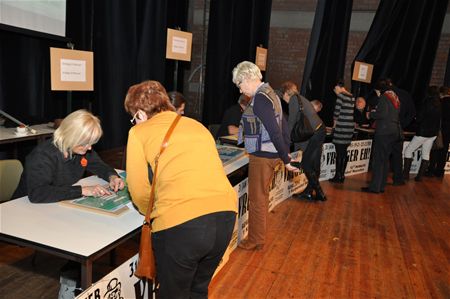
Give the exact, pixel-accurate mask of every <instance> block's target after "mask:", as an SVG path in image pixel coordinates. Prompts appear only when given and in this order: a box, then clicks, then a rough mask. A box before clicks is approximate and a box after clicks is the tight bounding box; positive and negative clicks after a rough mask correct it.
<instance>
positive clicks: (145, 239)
mask: <svg viewBox="0 0 450 299" xmlns="http://www.w3.org/2000/svg"><path fill="white" fill-rule="evenodd" d="M180 118H181V115H177V117H176V118H175V120H174V121H173V123H172V125H171V126H170V128H169V130H168V131H167V133H166V136H164V139H163V142H162V144H161V148H160V149H159V153H158V154H157V155H156V157H155V171H154V172H153V178H152V180H151V181H152V189H151V192H150V200H149V203H148V207H147V212H146V213H145V219H144V224H143V225H142V230H141V242H140V244H139V260H138V264H137V267H136V271H134V275H135V276H136V277H139V278H141V279H144V278H145V279H149V280H155V277H156V264H155V256H154V255H153V248H152V223H151V219H150V214H151V212H152V210H153V204H154V199H155V183H156V172H157V171H158V161H159V157H160V156H161V154H162V153H163V152H164V150H165V149H166V147H167V145H168V141H169V138H170V135H172V132H173V130H174V129H175V126H176V125H177V123H178V121H179V120H180ZM149 168H150V167H149ZM149 170H150V169H149ZM149 172H150V171H149Z"/></svg>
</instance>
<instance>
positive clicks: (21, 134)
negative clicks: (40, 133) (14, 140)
mask: <svg viewBox="0 0 450 299" xmlns="http://www.w3.org/2000/svg"><path fill="white" fill-rule="evenodd" d="M14 135H16V136H17V137H23V136H27V135H28V133H27V132H23V133H19V132H17V131H14Z"/></svg>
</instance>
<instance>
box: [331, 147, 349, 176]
mask: <svg viewBox="0 0 450 299" xmlns="http://www.w3.org/2000/svg"><path fill="white" fill-rule="evenodd" d="M349 145H350V143H349V144H338V143H334V148H335V150H336V172H335V175H336V177H337V178H342V179H343V178H344V176H345V168H346V167H347V149H348V147H349Z"/></svg>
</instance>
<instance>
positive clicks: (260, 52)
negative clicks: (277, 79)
mask: <svg viewBox="0 0 450 299" xmlns="http://www.w3.org/2000/svg"><path fill="white" fill-rule="evenodd" d="M255 60H256V61H255V64H256V65H257V66H258V67H259V69H260V70H261V71H265V70H266V62H267V49H266V48H261V47H256V58H255Z"/></svg>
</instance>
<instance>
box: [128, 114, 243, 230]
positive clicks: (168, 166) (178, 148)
mask: <svg viewBox="0 0 450 299" xmlns="http://www.w3.org/2000/svg"><path fill="white" fill-rule="evenodd" d="M175 117H176V113H175V112H172V111H166V112H161V113H158V114H157V115H155V116H153V117H152V118H151V119H149V120H147V121H145V122H144V123H141V124H138V125H136V126H134V127H133V128H131V129H130V131H129V134H128V144H127V166H126V171H127V183H128V189H129V191H130V194H131V198H132V200H133V202H134V204H135V205H136V206H137V207H138V208H139V211H140V212H141V213H142V214H145V213H146V211H147V206H148V202H149V198H150V189H151V183H150V182H149V179H148V168H147V165H148V164H150V165H151V167H152V169H155V164H154V159H155V156H156V154H157V153H158V152H159V150H160V147H161V143H162V140H163V138H164V136H165V134H166V132H167V130H168V129H169V127H170V125H171V124H172V121H173V120H174V119H175ZM221 211H234V212H237V195H236V192H235V191H234V189H233V187H232V186H231V185H230V183H229V181H228V179H227V176H226V174H225V172H224V169H223V166H222V162H221V160H220V158H219V155H218V153H217V149H216V146H215V142H214V138H213V137H212V136H211V134H210V133H209V131H208V130H207V129H206V128H205V127H204V126H203V125H202V124H201V123H199V122H197V121H196V120H193V119H191V118H188V117H182V118H181V119H180V121H179V123H178V124H177V126H176V127H175V130H174V131H173V134H172V136H171V137H170V140H169V144H168V147H167V148H166V149H165V151H164V153H163V154H162V155H161V157H160V159H159V165H158V173H157V175H156V196H155V203H154V207H153V210H152V213H151V218H153V219H154V220H153V223H152V227H153V231H154V232H156V231H160V230H164V229H168V228H170V227H173V226H176V225H179V224H181V223H184V222H186V221H189V220H191V219H194V218H197V217H199V216H202V215H206V214H210V213H214V212H221Z"/></svg>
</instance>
